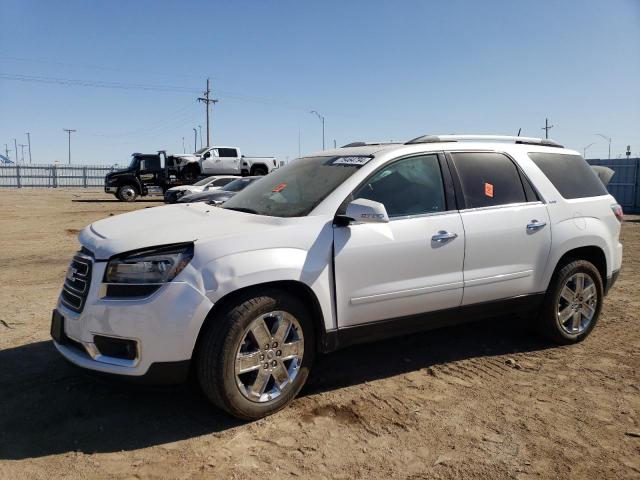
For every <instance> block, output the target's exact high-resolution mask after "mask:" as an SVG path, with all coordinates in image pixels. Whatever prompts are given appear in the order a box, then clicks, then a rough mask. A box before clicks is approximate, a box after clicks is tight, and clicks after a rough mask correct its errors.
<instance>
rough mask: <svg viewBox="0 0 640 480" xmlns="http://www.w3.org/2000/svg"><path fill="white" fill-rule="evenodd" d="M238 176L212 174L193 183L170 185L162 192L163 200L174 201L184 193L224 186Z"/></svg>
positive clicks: (166, 201) (211, 189) (216, 188)
mask: <svg viewBox="0 0 640 480" xmlns="http://www.w3.org/2000/svg"><path fill="white" fill-rule="evenodd" d="M238 178H239V177H238V176H237V175H214V176H211V177H206V178H203V179H202V180H199V181H197V182H196V183H194V184H193V185H180V186H177V187H171V188H169V189H168V190H167V191H166V192H164V201H165V203H176V202H177V201H178V200H179V199H180V198H181V197H182V196H184V195H188V194H191V193H200V192H204V191H213V190H218V189H219V188H222V187H224V186H225V185H227V184H228V183H231V182H233V181H234V180H237V179H238Z"/></svg>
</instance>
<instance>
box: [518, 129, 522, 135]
mask: <svg viewBox="0 0 640 480" xmlns="http://www.w3.org/2000/svg"><path fill="white" fill-rule="evenodd" d="M521 131H522V128H519V129H518V137H519V136H520V132H521Z"/></svg>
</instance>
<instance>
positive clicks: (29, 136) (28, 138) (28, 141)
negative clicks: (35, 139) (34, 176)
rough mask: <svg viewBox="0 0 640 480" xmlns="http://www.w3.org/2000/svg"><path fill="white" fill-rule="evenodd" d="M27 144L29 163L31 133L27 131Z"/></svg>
mask: <svg viewBox="0 0 640 480" xmlns="http://www.w3.org/2000/svg"><path fill="white" fill-rule="evenodd" d="M27 144H28V145H29V163H31V134H30V133H29V132H27Z"/></svg>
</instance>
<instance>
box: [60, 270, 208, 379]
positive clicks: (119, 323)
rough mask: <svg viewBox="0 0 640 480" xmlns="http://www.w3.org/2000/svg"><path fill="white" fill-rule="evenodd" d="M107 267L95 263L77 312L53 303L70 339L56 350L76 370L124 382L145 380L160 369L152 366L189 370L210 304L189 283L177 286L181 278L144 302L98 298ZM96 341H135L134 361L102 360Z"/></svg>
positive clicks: (116, 358) (131, 299) (139, 300)
mask: <svg viewBox="0 0 640 480" xmlns="http://www.w3.org/2000/svg"><path fill="white" fill-rule="evenodd" d="M106 265H107V262H102V261H98V262H94V264H93V274H92V279H93V281H92V282H91V285H90V287H89V292H88V295H87V298H86V303H85V306H84V308H83V310H82V312H81V313H76V312H74V311H73V310H71V309H69V308H67V307H66V306H65V305H64V304H63V303H62V302H61V301H58V305H57V310H58V312H59V313H60V314H61V315H62V316H63V317H64V330H63V333H64V336H63V338H67V339H68V340H69V341H62V342H60V341H54V344H55V346H56V348H57V349H58V351H59V352H60V353H61V354H62V355H63V356H64V357H65V358H66V359H67V360H69V361H70V362H72V363H74V364H75V365H78V366H80V367H83V368H87V369H90V370H94V371H98V372H102V373H107V374H115V375H122V376H127V377H146V376H148V374H149V372H150V371H151V372H152V373H153V372H154V371H156V370H157V369H158V368H159V367H158V366H157V365H156V364H173V365H174V367H172V369H174V370H175V369H176V367H175V365H177V364H182V365H188V362H189V360H190V359H191V356H192V353H193V348H194V346H195V342H196V339H197V336H198V332H199V331H200V328H201V326H202V323H203V322H204V320H205V318H206V316H207V314H208V313H209V311H210V310H211V308H212V306H213V304H212V303H211V301H210V300H209V299H208V298H207V297H206V296H205V295H204V293H203V292H201V291H200V290H198V289H197V288H195V287H194V286H192V285H191V283H190V282H187V281H184V280H183V281H180V280H179V279H180V277H181V276H180V275H179V276H178V277H177V278H176V280H174V281H172V282H169V283H167V284H165V285H163V286H162V287H161V288H160V289H159V290H157V291H156V292H154V293H153V294H151V295H150V296H148V297H144V298H127V299H123V298H119V299H111V298H100V289H101V281H100V280H101V279H102V278H103V276H104V270H105V268H106ZM182 273H185V272H182ZM99 337H108V338H110V339H115V340H121V341H131V342H135V345H136V353H135V357H133V358H122V357H120V358H118V357H114V356H110V355H108V354H107V355H105V354H104V351H100V348H99V345H100V344H99V342H96V340H97V339H99ZM154 365H156V366H155V367H154ZM178 370H181V368H178ZM153 375H157V374H153ZM153 375H152V376H153Z"/></svg>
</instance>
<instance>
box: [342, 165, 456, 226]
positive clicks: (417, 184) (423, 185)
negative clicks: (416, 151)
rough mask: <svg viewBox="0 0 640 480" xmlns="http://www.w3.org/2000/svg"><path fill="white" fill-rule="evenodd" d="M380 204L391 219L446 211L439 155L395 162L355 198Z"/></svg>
mask: <svg viewBox="0 0 640 480" xmlns="http://www.w3.org/2000/svg"><path fill="white" fill-rule="evenodd" d="M353 198H354V199H356V198H366V199H369V200H373V201H375V202H380V203H382V204H383V205H384V207H385V208H386V210H387V214H388V215H389V217H401V216H406V215H420V214H425V213H434V212H442V211H444V210H446V207H445V199H444V187H443V184H442V174H441V173H440V165H439V163H438V157H437V155H422V156H418V157H411V158H407V159H404V160H399V161H397V162H394V163H392V164H390V165H388V166H387V167H384V168H383V169H382V170H380V171H379V172H377V173H376V174H375V175H374V176H373V177H371V178H370V179H369V180H368V181H367V183H366V184H365V185H363V186H361V187H360V188H359V189H358V190H357V191H356V192H355V193H354V196H353Z"/></svg>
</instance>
